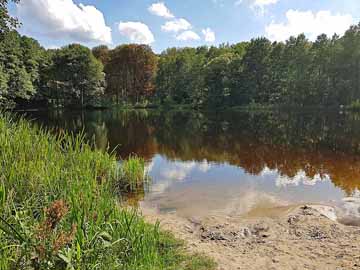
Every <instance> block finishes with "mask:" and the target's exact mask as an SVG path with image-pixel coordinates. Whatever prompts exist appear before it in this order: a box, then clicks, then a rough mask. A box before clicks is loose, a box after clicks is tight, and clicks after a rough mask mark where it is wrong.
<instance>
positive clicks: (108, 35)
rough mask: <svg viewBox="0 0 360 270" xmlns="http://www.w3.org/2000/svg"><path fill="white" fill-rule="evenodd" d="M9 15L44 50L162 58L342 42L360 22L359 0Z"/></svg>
mask: <svg viewBox="0 0 360 270" xmlns="http://www.w3.org/2000/svg"><path fill="white" fill-rule="evenodd" d="M11 13H12V14H14V15H16V16H18V17H19V18H20V20H21V21H22V22H23V27H22V28H21V30H20V31H21V33H22V34H26V35H29V36H32V37H34V38H36V39H38V40H39V41H40V42H41V43H42V44H43V45H44V46H45V47H47V48H52V47H60V46H62V45H65V44H67V43H70V42H76V43H82V44H84V45H87V46H90V47H91V46H95V45H98V44H108V45H109V47H114V46H116V45H119V44H122V43H130V42H132V43H145V44H149V45H151V46H152V47H153V49H154V50H155V51H157V52H160V51H161V50H163V49H165V48H167V47H173V46H177V47H179V46H198V45H202V44H208V45H217V44H220V43H224V42H230V43H236V42H239V41H245V40H250V39H251V38H252V37H258V36H266V37H268V38H269V39H271V40H285V39H286V38H288V37H289V36H290V35H297V34H300V33H305V34H306V35H307V37H308V38H309V39H312V40H313V39H315V38H316V36H317V35H319V34H320V33H326V34H328V35H332V34H334V32H336V33H338V34H340V35H341V34H343V32H344V31H345V30H346V29H347V28H348V27H349V26H350V25H351V24H355V23H358V22H359V21H360V0H161V1H156V0H155V1H152V0H21V3H20V4H18V5H17V6H15V5H13V6H12V7H11Z"/></svg>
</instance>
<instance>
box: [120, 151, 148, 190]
mask: <svg viewBox="0 0 360 270" xmlns="http://www.w3.org/2000/svg"><path fill="white" fill-rule="evenodd" d="M120 179H121V180H120V181H119V183H120V185H121V188H123V190H125V191H127V192H136V191H137V190H139V189H141V188H143V186H144V184H146V182H147V181H148V180H149V177H148V176H147V175H146V172H145V161H144V159H142V158H140V157H137V156H132V157H129V158H128V159H127V160H124V161H123V162H122V164H121V169H120Z"/></svg>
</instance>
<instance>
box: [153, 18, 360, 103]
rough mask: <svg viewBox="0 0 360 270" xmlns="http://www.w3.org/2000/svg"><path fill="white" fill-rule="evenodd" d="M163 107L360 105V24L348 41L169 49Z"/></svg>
mask: <svg viewBox="0 0 360 270" xmlns="http://www.w3.org/2000/svg"><path fill="white" fill-rule="evenodd" d="M156 87H157V93H156V95H157V97H158V98H159V100H160V101H161V102H162V103H167V102H172V103H175V104H179V103H180V104H191V105H193V106H200V107H202V106H210V107H214V106H215V107H218V106H221V107H225V106H226V107H228V106H243V105H249V104H260V105H296V106H306V105H316V106H318V105H320V106H339V105H350V104H356V103H357V102H358V100H359V99H360V24H359V25H357V26H352V27H351V28H350V29H349V30H348V31H347V32H346V33H345V35H344V36H343V37H339V36H337V35H334V36H333V37H332V38H329V37H327V36H326V35H320V36H319V37H318V38H317V40H316V41H315V42H311V41H309V40H307V39H306V37H305V36H304V35H299V36H298V37H291V38H290V39H289V40H287V41H286V42H285V43H283V42H274V43H272V42H270V41H269V40H268V39H266V38H257V39H253V40H251V41H250V42H244V43H239V44H237V45H235V46H228V45H224V46H220V47H219V48H215V47H211V48H207V47H199V48H184V49H175V48H174V49H169V50H167V51H165V52H163V53H162V54H161V56H160V60H159V66H158V74H157V78H156Z"/></svg>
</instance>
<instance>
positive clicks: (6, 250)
mask: <svg viewBox="0 0 360 270" xmlns="http://www.w3.org/2000/svg"><path fill="white" fill-rule="evenodd" d="M144 169H145V163H144V161H143V160H141V159H140V158H137V157H132V158H131V159H130V160H128V161H125V162H123V164H122V166H119V165H118V162H117V160H116V158H115V157H114V156H113V155H111V154H108V153H104V152H101V151H97V150H94V149H93V148H92V147H91V146H90V145H89V144H87V143H85V141H84V136H82V135H73V134H69V133H66V132H62V133H59V134H58V135H56V136H54V135H53V134H52V133H50V132H49V131H46V130H44V129H42V128H40V127H36V126H35V125H33V123H30V122H28V121H26V120H25V119H23V118H18V117H14V116H10V115H9V114H4V113H3V114H1V115H0V269H1V270H8V269H60V270H61V269H129V270H130V269H131V270H133V269H140V270H142V269H143V270H145V269H149V270H150V269H188V270H190V269H195V268H194V267H193V266H194V265H196V269H204V270H205V269H212V268H213V267H214V265H213V263H212V262H211V261H209V260H208V259H207V258H203V257H201V256H189V255H187V254H186V253H185V252H184V248H183V245H182V244H181V243H179V241H177V240H175V239H174V238H173V237H172V236H171V235H169V234H167V233H163V232H161V230H160V229H159V224H156V225H150V224H147V223H146V222H145V221H144V219H143V218H142V217H141V216H140V215H139V214H138V213H137V212H136V210H125V209H123V208H122V207H121V205H120V203H119V201H120V200H119V199H118V197H117V196H116V192H114V188H113V187H114V185H115V184H118V183H119V181H120V182H121V183H124V184H127V185H129V186H132V187H134V186H135V185H138V184H139V183H141V181H144V177H145V174H144ZM126 179H128V181H127V182H126Z"/></svg>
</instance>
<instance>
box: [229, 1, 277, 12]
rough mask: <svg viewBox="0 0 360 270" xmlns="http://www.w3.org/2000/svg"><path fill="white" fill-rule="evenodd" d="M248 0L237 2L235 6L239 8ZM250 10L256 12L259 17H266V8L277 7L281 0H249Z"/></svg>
mask: <svg viewBox="0 0 360 270" xmlns="http://www.w3.org/2000/svg"><path fill="white" fill-rule="evenodd" d="M245 1H246V0H238V1H236V2H235V6H239V5H241V4H242V3H244V2H245ZM246 2H248V3H249V6H250V8H251V9H252V10H253V11H254V12H256V13H257V14H258V15H264V14H265V11H266V7H268V6H270V5H275V4H277V3H278V2H279V0H248V1H246Z"/></svg>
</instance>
